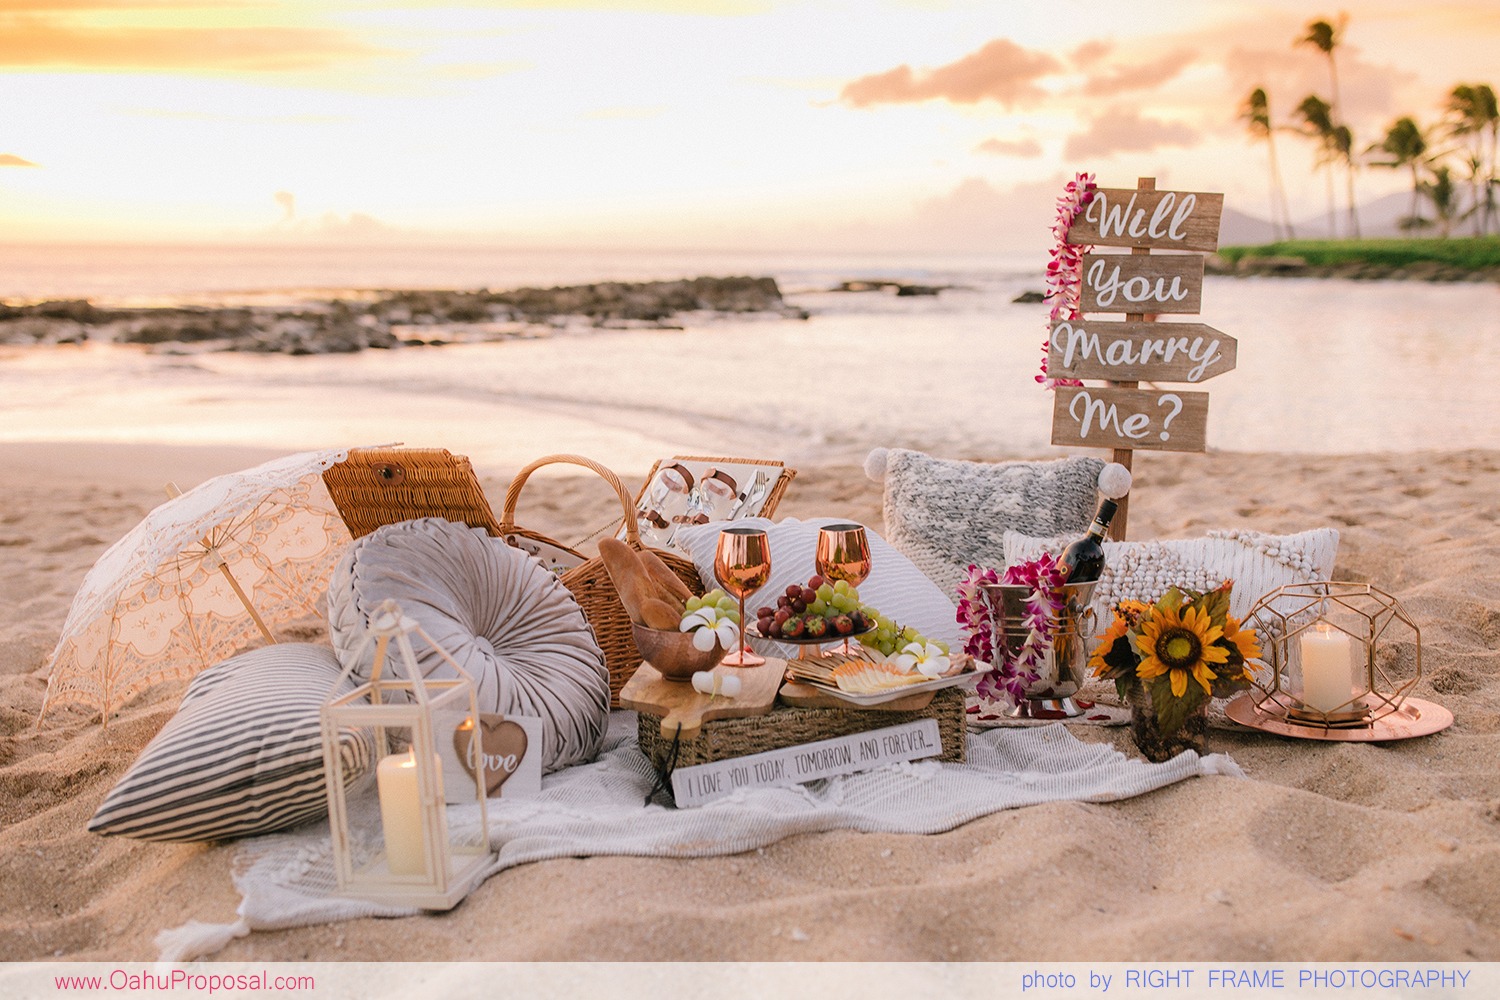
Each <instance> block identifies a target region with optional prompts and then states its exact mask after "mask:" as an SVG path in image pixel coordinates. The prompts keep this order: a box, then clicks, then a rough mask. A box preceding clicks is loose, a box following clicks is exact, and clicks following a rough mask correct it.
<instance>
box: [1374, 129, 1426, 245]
mask: <svg viewBox="0 0 1500 1000" xmlns="http://www.w3.org/2000/svg"><path fill="white" fill-rule="evenodd" d="M1366 152H1369V153H1374V152H1381V153H1385V154H1386V156H1387V157H1388V159H1384V160H1372V161H1370V162H1371V163H1372V164H1373V165H1374V166H1377V167H1389V168H1391V169H1392V170H1400V169H1401V168H1402V167H1406V168H1408V169H1410V170H1411V215H1410V218H1411V219H1412V220H1413V221H1415V220H1418V219H1420V218H1421V212H1420V211H1419V206H1418V204H1417V199H1418V197H1419V196H1420V195H1421V191H1422V183H1421V178H1420V177H1419V176H1418V174H1417V168H1418V167H1420V166H1421V165H1422V164H1423V163H1424V162H1425V161H1426V157H1427V136H1426V135H1425V134H1424V133H1423V131H1422V127H1421V126H1420V125H1418V124H1417V123H1416V120H1415V119H1413V118H1411V117H1409V116H1408V117H1404V118H1397V119H1396V120H1395V121H1394V122H1392V123H1391V127H1390V128H1388V129H1386V131H1385V138H1384V139H1383V140H1381V141H1380V142H1379V143H1375V144H1372V145H1371V146H1370V148H1369V149H1368V150H1366Z"/></svg>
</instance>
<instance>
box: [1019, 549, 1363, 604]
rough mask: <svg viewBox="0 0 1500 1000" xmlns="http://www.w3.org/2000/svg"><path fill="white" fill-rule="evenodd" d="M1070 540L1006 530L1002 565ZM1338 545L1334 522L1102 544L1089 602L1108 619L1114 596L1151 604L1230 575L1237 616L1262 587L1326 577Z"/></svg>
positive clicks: (1207, 586)
mask: <svg viewBox="0 0 1500 1000" xmlns="http://www.w3.org/2000/svg"><path fill="white" fill-rule="evenodd" d="M1072 540H1073V538H1071V537H1066V536H1064V537H1060V538H1030V537H1028V536H1026V535H1023V534H1020V533H1019V532H1015V531H1007V532H1006V533H1005V564H1006V565H1007V566H1013V565H1015V564H1016V563H1021V562H1027V561H1029V560H1032V559H1035V558H1036V557H1037V556H1039V555H1041V554H1042V553H1043V552H1048V553H1051V554H1053V555H1057V554H1058V553H1060V552H1061V551H1062V550H1063V549H1064V548H1066V547H1067V545H1068V543H1069V542H1071V541H1072ZM1338 551H1339V533H1338V532H1337V531H1335V530H1334V529H1332V528H1316V529H1314V530H1312V531H1303V532H1299V533H1298V534H1295V535H1268V534H1265V533H1263V532H1259V531H1239V530H1221V531H1210V532H1209V533H1208V535H1207V537H1205V538H1183V539H1175V540H1171V541H1140V542H1105V543H1104V574H1103V575H1102V576H1100V578H1099V586H1098V587H1096V588H1095V589H1094V599H1093V602H1092V606H1093V608H1094V611H1095V613H1096V614H1097V615H1098V616H1099V617H1098V621H1099V622H1101V623H1108V621H1109V617H1108V615H1109V609H1110V608H1111V607H1113V606H1114V605H1115V604H1118V603H1119V602H1120V601H1124V600H1136V601H1147V602H1152V601H1155V600H1156V599H1157V598H1159V597H1161V595H1162V594H1164V593H1166V592H1167V590H1168V589H1169V588H1170V587H1173V586H1186V587H1189V588H1191V589H1193V590H1209V589H1211V588H1213V587H1217V586H1218V585H1219V584H1221V583H1223V582H1224V581H1225V580H1233V581H1234V593H1233V595H1231V598H1230V602H1229V611H1230V613H1231V614H1233V615H1235V616H1237V617H1241V618H1243V617H1244V615H1245V612H1247V611H1249V610H1250V608H1251V606H1252V605H1253V604H1254V603H1255V602H1256V601H1257V600H1258V599H1260V598H1261V597H1262V596H1263V595H1264V594H1266V593H1267V592H1268V591H1271V590H1274V589H1276V588H1277V587H1281V586H1284V585H1286V584H1289V583H1308V582H1310V581H1313V580H1327V579H1329V578H1331V576H1332V575H1333V561H1334V559H1335V557H1337V556H1338ZM1102 627H1103V626H1102V624H1101V628H1102Z"/></svg>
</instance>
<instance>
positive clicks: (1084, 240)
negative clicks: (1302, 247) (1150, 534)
mask: <svg viewBox="0 0 1500 1000" xmlns="http://www.w3.org/2000/svg"><path fill="white" fill-rule="evenodd" d="M1223 211H1224V196H1223V195H1222V194H1217V193H1209V192H1203V191H1158V190H1156V181H1155V179H1154V178H1150V177H1143V178H1141V179H1140V181H1139V182H1138V183H1137V186H1136V188H1135V189H1134V190H1132V189H1130V188H1096V189H1094V192H1093V196H1092V197H1091V198H1090V200H1089V202H1088V204H1086V205H1084V206H1083V209H1082V211H1080V212H1079V213H1078V215H1077V216H1076V217H1075V218H1074V220H1073V222H1072V224H1071V225H1070V226H1069V227H1068V235H1067V242H1068V243H1070V244H1072V245H1074V246H1106V247H1129V248H1130V252H1129V253H1097V254H1096V253H1088V254H1084V256H1083V262H1082V263H1083V273H1082V275H1081V278H1082V287H1081V289H1080V292H1081V294H1080V303H1079V311H1080V313H1124V314H1125V315H1124V321H1123V322H1121V321H1120V320H1118V319H1117V320H1092V319H1087V318H1085V317H1084V316H1082V315H1080V316H1079V317H1078V318H1077V319H1071V320H1060V321H1057V322H1054V323H1053V324H1052V329H1051V335H1050V337H1049V340H1048V346H1047V372H1048V373H1049V374H1050V375H1051V376H1052V377H1053V378H1071V379H1103V380H1104V381H1105V382H1106V386H1105V387H1095V386H1076V387H1070V386H1058V387H1057V389H1056V396H1055V398H1054V400H1053V406H1052V443H1053V444H1057V445H1072V446H1074V447H1077V446H1083V447H1096V448H1111V449H1113V450H1114V455H1113V457H1114V460H1115V461H1116V462H1120V463H1123V464H1124V465H1125V467H1126V468H1129V467H1130V464H1131V461H1130V456H1131V453H1132V451H1133V450H1135V449H1150V450H1155V451H1203V450H1204V449H1205V448H1206V447H1207V434H1206V428H1207V425H1208V393H1206V392H1178V391H1176V390H1168V389H1161V388H1152V389H1141V388H1138V387H1137V383H1139V382H1150V383H1153V384H1155V383H1158V382H1189V383H1194V384H1196V383H1200V382H1204V381H1207V380H1208V379H1211V378H1213V377H1214V376H1216V375H1222V374H1223V373H1224V372H1227V371H1233V370H1234V366H1235V361H1236V356H1237V352H1238V345H1237V344H1236V343H1235V339H1234V338H1233V337H1231V336H1229V335H1228V334H1225V333H1221V332H1220V331H1218V330H1215V329H1214V328H1213V327H1211V326H1207V325H1206V324H1203V323H1161V324H1158V323H1156V322H1154V320H1155V317H1156V316H1157V315H1158V314H1163V313H1179V314H1192V313H1197V312H1198V311H1199V310H1200V308H1201V307H1202V305H1203V255H1202V253H1200V252H1196V251H1209V250H1216V249H1218V246H1219V221H1220V217H1221V216H1222V215H1223ZM1153 250H1169V251H1179V252H1177V253H1166V254H1153V253H1152V252H1151V251H1153ZM1183 251H1193V252H1183ZM1128 499H1129V498H1128V497H1127V498H1125V500H1122V501H1121V503H1120V508H1119V512H1118V513H1117V514H1116V515H1115V519H1114V522H1113V531H1114V535H1115V537H1116V538H1124V537H1125V524H1126V517H1127V514H1128V508H1127V505H1126V502H1125V501H1126V500H1128Z"/></svg>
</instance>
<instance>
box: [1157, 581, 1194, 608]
mask: <svg viewBox="0 0 1500 1000" xmlns="http://www.w3.org/2000/svg"><path fill="white" fill-rule="evenodd" d="M1186 600H1187V595H1186V594H1184V593H1183V592H1182V591H1181V590H1179V589H1178V588H1176V587H1172V588H1171V589H1169V590H1168V591H1167V592H1166V593H1165V594H1162V595H1161V600H1159V601H1157V602H1156V606H1157V608H1159V609H1160V610H1162V611H1176V610H1177V609H1178V608H1180V607H1182V605H1183V602H1184V601H1186Z"/></svg>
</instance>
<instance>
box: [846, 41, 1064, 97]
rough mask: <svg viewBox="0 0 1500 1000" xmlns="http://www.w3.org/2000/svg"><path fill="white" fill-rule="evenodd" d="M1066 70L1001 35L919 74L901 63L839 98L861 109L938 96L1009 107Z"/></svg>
mask: <svg viewBox="0 0 1500 1000" xmlns="http://www.w3.org/2000/svg"><path fill="white" fill-rule="evenodd" d="M1061 69H1062V65H1061V64H1060V63H1059V62H1058V61H1057V60H1056V59H1054V58H1052V57H1051V56H1050V55H1047V54H1046V53H1045V52H1032V51H1030V50H1028V49H1023V48H1021V46H1019V45H1017V44H1016V43H1015V42H1012V41H1010V40H1009V39H1006V38H997V39H995V40H994V41H992V42H989V43H988V44H986V45H985V46H984V47H983V48H981V49H979V50H978V51H977V52H971V53H969V54H968V55H966V56H964V57H963V58H962V59H959V60H958V61H957V62H951V63H948V64H947V65H946V66H939V67H938V68H937V69H933V70H926V71H924V72H922V73H921V74H920V75H919V74H917V73H913V72H912V69H911V67H910V66H906V65H901V66H897V67H896V68H895V69H891V70H887V71H885V72H884V73H875V74H873V75H871V76H863V77H860V78H859V79H858V80H854V81H852V82H850V83H848V84H846V85H845V86H844V89H843V90H842V91H840V92H839V99H840V100H842V101H845V102H846V103H848V104H852V105H853V106H854V107H856V108H866V107H869V106H870V105H872V104H909V103H915V102H917V101H928V100H932V99H934V98H941V99H943V100H946V101H950V102H952V103H954V104H977V103H979V102H980V101H982V100H991V101H998V102H999V103H1001V104H1004V105H1005V106H1006V107H1010V106H1012V105H1014V104H1017V103H1019V102H1022V101H1026V100H1034V99H1036V98H1039V97H1043V96H1045V94H1044V92H1043V91H1042V90H1041V88H1039V87H1038V86H1036V81H1037V80H1038V79H1040V78H1042V77H1044V76H1047V75H1048V74H1050V73H1056V72H1058V71H1059V70H1061Z"/></svg>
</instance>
